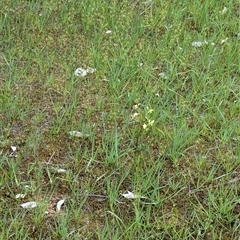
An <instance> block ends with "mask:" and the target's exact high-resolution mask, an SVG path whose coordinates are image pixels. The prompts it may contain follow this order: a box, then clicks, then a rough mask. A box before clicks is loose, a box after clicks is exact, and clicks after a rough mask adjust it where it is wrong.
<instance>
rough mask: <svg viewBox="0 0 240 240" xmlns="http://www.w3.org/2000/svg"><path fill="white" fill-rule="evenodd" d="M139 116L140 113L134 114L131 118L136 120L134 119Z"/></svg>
mask: <svg viewBox="0 0 240 240" xmlns="http://www.w3.org/2000/svg"><path fill="white" fill-rule="evenodd" d="M138 115H139V113H133V114H132V116H131V118H132V119H134V118H136V117H137V116H138Z"/></svg>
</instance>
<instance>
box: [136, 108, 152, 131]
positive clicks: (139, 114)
mask: <svg viewBox="0 0 240 240" xmlns="http://www.w3.org/2000/svg"><path fill="white" fill-rule="evenodd" d="M133 109H134V111H135V112H134V113H133V114H132V116H131V119H132V120H133V119H136V120H137V121H138V122H140V123H142V124H143V125H142V127H143V129H144V130H146V131H148V130H149V128H150V127H152V126H153V124H154V122H155V120H153V119H152V116H151V115H152V113H153V109H152V108H149V107H146V110H147V111H146V110H145V109H141V108H140V104H136V105H134V106H133Z"/></svg>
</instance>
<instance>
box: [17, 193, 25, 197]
mask: <svg viewBox="0 0 240 240" xmlns="http://www.w3.org/2000/svg"><path fill="white" fill-rule="evenodd" d="M25 196H26V195H25V194H22V193H19V194H17V195H16V196H15V198H25Z"/></svg>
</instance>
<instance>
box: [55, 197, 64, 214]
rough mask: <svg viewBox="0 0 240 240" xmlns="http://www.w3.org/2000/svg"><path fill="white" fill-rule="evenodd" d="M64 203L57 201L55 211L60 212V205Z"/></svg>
mask: <svg viewBox="0 0 240 240" xmlns="http://www.w3.org/2000/svg"><path fill="white" fill-rule="evenodd" d="M64 202H65V200H64V199H62V200H60V201H58V203H57V207H56V211H57V212H60V210H61V207H62V205H63V204H64Z"/></svg>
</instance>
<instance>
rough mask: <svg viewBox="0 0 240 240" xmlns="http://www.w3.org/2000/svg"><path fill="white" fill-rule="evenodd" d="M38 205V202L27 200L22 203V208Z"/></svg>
mask: <svg viewBox="0 0 240 240" xmlns="http://www.w3.org/2000/svg"><path fill="white" fill-rule="evenodd" d="M36 206H37V203H36V202H26V203H23V204H21V207H22V208H27V209H29V208H35V207H36Z"/></svg>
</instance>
